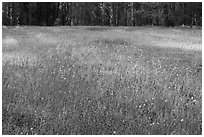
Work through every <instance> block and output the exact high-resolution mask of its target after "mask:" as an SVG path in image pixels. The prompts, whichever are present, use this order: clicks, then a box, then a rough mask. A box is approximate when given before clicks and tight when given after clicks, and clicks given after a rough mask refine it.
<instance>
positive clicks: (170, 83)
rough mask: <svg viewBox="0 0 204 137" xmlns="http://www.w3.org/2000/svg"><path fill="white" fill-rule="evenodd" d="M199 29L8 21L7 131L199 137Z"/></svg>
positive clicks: (4, 65) (5, 51)
mask: <svg viewBox="0 0 204 137" xmlns="http://www.w3.org/2000/svg"><path fill="white" fill-rule="evenodd" d="M201 45H202V30H200V29H193V28H183V29H182V28H165V27H88V26H87V27H81V26H75V27H67V26H64V27H60V26H59V27H27V26H22V27H3V28H2V134H3V135H21V134H24V135H30V134H32V135H33V134H37V135H57V134H58V135H65V134H66V135H76V134H80V135H84V134H85V135H98V134H99V135H112V134H113V135H114V134H116V135H201V134H202V48H201Z"/></svg>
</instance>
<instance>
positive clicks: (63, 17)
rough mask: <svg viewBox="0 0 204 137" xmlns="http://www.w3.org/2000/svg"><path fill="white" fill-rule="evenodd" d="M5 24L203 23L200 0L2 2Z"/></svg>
mask: <svg viewBox="0 0 204 137" xmlns="http://www.w3.org/2000/svg"><path fill="white" fill-rule="evenodd" d="M2 8H3V9H2V21H3V22H2V23H3V25H10V26H12V25H37V26H38V25H40V26H54V25H69V26H75V25H79V26H95V25H99V26H143V25H154V26H180V25H188V26H193V25H195V26H202V3H201V2H3V3H2Z"/></svg>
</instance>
